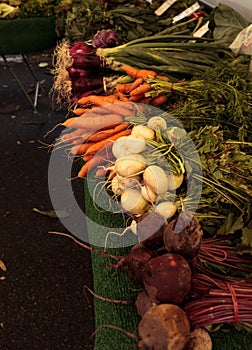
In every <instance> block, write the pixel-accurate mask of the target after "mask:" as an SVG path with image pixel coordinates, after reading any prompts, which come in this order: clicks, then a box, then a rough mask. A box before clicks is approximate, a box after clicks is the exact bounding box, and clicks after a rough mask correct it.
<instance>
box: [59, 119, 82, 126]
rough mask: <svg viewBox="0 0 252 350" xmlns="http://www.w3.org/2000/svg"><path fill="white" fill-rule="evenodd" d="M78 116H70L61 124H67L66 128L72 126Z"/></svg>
mask: <svg viewBox="0 0 252 350" xmlns="http://www.w3.org/2000/svg"><path fill="white" fill-rule="evenodd" d="M77 118H78V117H72V118H68V119H66V120H65V121H64V123H61V124H60V125H62V126H65V127H66V128H72V126H71V124H72V123H73V122H74V121H75V120H76V119H77Z"/></svg>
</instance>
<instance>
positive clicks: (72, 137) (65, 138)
mask: <svg viewBox="0 0 252 350" xmlns="http://www.w3.org/2000/svg"><path fill="white" fill-rule="evenodd" d="M82 134H83V130H82V129H76V130H74V131H72V132H69V133H67V134H64V135H62V136H61V138H60V140H61V141H62V142H72V141H73V140H75V139H77V138H79V137H80V136H81V135H82Z"/></svg>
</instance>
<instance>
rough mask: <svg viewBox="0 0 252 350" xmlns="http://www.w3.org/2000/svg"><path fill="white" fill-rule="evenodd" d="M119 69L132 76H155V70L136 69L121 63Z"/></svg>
mask: <svg viewBox="0 0 252 350" xmlns="http://www.w3.org/2000/svg"><path fill="white" fill-rule="evenodd" d="M121 69H122V70H123V71H124V72H125V73H126V74H128V75H129V76H130V77H132V78H135V79H136V78H147V77H149V76H152V77H155V76H156V75H157V73H156V72H154V71H152V70H148V69H136V68H133V67H131V66H126V65H122V66H121Z"/></svg>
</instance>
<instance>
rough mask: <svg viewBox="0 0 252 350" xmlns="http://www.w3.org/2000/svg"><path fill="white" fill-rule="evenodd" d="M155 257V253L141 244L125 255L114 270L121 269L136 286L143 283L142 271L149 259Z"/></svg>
mask: <svg viewBox="0 0 252 350" xmlns="http://www.w3.org/2000/svg"><path fill="white" fill-rule="evenodd" d="M155 256H157V253H156V252H155V251H153V250H151V249H149V248H147V247H145V246H144V245H143V244H142V243H138V244H136V245H134V246H133V247H132V248H131V250H130V252H129V253H128V254H126V255H125V256H124V257H123V258H122V259H121V260H120V261H119V262H118V263H117V264H116V265H114V268H116V269H118V268H120V267H123V268H124V269H125V270H126V271H127V272H128V274H129V276H130V277H131V278H132V280H133V281H135V282H136V283H137V284H142V283H143V271H144V269H145V266H146V264H147V263H148V261H149V260H150V259H152V258H153V257H155Z"/></svg>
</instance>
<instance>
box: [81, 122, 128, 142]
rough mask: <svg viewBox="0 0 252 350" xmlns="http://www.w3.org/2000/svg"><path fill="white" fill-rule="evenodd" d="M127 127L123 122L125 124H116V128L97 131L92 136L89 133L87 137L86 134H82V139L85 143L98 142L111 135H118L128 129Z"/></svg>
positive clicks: (126, 123)
mask: <svg viewBox="0 0 252 350" xmlns="http://www.w3.org/2000/svg"><path fill="white" fill-rule="evenodd" d="M128 126H129V123H128V122H125V123H121V124H118V125H117V126H115V127H114V128H112V129H105V130H98V131H96V132H94V133H92V134H91V133H89V135H88V133H84V134H83V136H84V137H83V136H82V137H83V139H84V140H85V141H95V142H98V141H101V140H104V139H106V138H107V137H109V136H112V135H114V134H116V133H118V132H119V131H122V130H124V129H126V128H128Z"/></svg>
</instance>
